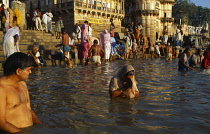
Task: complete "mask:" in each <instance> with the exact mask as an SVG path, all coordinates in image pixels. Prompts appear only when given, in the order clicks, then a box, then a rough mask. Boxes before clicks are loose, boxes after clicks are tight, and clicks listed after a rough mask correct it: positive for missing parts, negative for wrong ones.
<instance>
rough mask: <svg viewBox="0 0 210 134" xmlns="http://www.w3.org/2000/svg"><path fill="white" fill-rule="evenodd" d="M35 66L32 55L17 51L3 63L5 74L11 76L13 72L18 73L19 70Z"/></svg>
mask: <svg viewBox="0 0 210 134" xmlns="http://www.w3.org/2000/svg"><path fill="white" fill-rule="evenodd" d="M33 66H34V61H33V59H32V58H31V57H29V56H28V55H27V54H25V53H22V52H16V53H14V54H12V55H10V56H9V57H8V58H7V59H6V61H5V63H4V64H3V70H4V76H9V75H13V74H16V75H18V74H17V73H18V71H23V70H24V69H26V68H29V67H33ZM29 73H30V72H29ZM29 73H28V74H29ZM26 77H28V76H26Z"/></svg>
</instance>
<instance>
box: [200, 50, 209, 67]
mask: <svg viewBox="0 0 210 134" xmlns="http://www.w3.org/2000/svg"><path fill="white" fill-rule="evenodd" d="M209 66H210V52H207V53H206V55H205V56H204V59H203V61H202V64H201V67H202V68H204V69H207V68H209Z"/></svg>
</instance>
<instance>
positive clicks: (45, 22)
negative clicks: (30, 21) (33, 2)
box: [42, 13, 48, 33]
mask: <svg viewBox="0 0 210 134" xmlns="http://www.w3.org/2000/svg"><path fill="white" fill-rule="evenodd" d="M47 20H48V16H47V14H46V13H44V14H43V15H42V22H43V24H44V29H45V32H46V33H47V32H48V29H47Z"/></svg>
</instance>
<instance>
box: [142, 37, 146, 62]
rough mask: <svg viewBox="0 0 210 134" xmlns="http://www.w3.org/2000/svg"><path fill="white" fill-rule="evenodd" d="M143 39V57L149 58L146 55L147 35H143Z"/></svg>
mask: <svg viewBox="0 0 210 134" xmlns="http://www.w3.org/2000/svg"><path fill="white" fill-rule="evenodd" d="M141 39H142V41H143V45H142V54H143V57H142V58H147V56H146V48H147V37H146V36H143V35H142V36H141Z"/></svg>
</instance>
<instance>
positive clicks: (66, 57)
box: [55, 28, 76, 67]
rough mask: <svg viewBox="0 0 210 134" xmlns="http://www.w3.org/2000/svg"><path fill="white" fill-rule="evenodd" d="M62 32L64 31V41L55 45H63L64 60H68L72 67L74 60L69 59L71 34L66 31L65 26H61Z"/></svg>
mask: <svg viewBox="0 0 210 134" xmlns="http://www.w3.org/2000/svg"><path fill="white" fill-rule="evenodd" d="M61 33H62V42H61V44H59V45H56V46H55V47H61V51H63V56H64V59H63V60H64V61H65V62H66V64H67V66H68V67H72V61H70V60H69V51H70V45H69V35H68V34H67V33H66V31H65V28H61ZM75 47H76V46H75Z"/></svg>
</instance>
